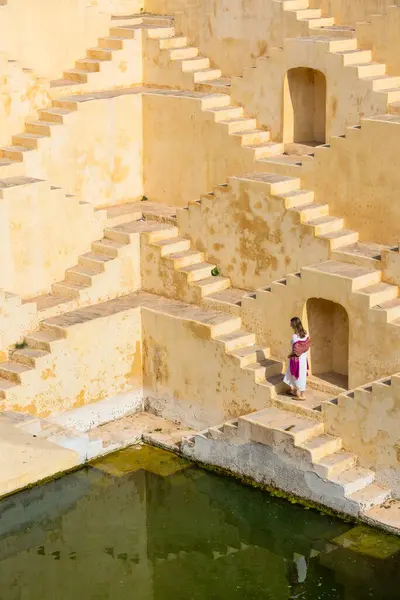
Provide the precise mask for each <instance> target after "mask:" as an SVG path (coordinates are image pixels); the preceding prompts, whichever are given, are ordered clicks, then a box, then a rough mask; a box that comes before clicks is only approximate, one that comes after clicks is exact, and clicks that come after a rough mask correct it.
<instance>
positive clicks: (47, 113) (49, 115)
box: [39, 106, 73, 123]
mask: <svg viewBox="0 0 400 600" xmlns="http://www.w3.org/2000/svg"><path fill="white" fill-rule="evenodd" d="M72 112H73V111H71V110H69V109H67V108H61V107H58V106H53V107H51V108H44V109H41V110H40V111H39V115H40V121H45V122H48V121H50V122H54V123H64V118H65V117H67V116H68V115H70V114H71V113H72Z"/></svg>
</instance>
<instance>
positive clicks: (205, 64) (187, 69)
mask: <svg viewBox="0 0 400 600" xmlns="http://www.w3.org/2000/svg"><path fill="white" fill-rule="evenodd" d="M180 63H181V68H182V71H183V72H184V73H194V72H196V71H202V70H203V69H208V68H209V66H210V59H209V58H206V57H205V56H196V57H195V58H188V59H183V60H181V61H180Z"/></svg>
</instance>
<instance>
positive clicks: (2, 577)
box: [0, 446, 400, 600]
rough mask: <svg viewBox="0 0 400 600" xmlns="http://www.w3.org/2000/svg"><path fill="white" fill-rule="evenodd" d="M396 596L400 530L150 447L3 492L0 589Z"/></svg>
mask: <svg viewBox="0 0 400 600" xmlns="http://www.w3.org/2000/svg"><path fill="white" fill-rule="evenodd" d="M292 598H293V599H294V598H297V599H299V600H364V599H365V600H366V599H370V598H373V599H374V600H394V599H397V600H399V598H400V539H397V538H394V537H391V536H386V535H384V534H380V533H377V532H376V531H374V530H372V529H369V528H367V527H363V526H358V525H357V526H354V525H350V524H346V523H344V522H342V521H340V520H338V519H335V518H333V517H328V516H323V515H321V514H319V513H318V512H316V511H313V510H305V509H304V508H302V507H301V506H297V505H293V504H290V503H289V502H287V501H285V500H281V499H278V498H274V497H272V496H270V495H269V494H268V493H266V492H262V491H260V490H257V489H252V488H249V487H245V486H243V485H241V484H240V483H238V482H237V481H235V480H233V479H231V478H225V477H221V476H219V475H215V474H210V473H207V472H205V471H203V470H201V469H198V468H196V467H193V466H192V465H190V464H188V463H186V462H184V461H182V460H181V459H179V458H177V457H175V456H173V455H171V454H169V453H166V452H163V451H161V450H157V449H154V448H150V447H146V446H144V447H141V448H132V449H129V450H127V451H124V452H121V453H119V454H116V455H113V456H111V457H108V458H106V459H104V460H102V461H98V462H97V463H95V464H94V465H93V466H92V467H89V468H87V469H83V470H81V471H79V472H76V473H73V474H71V475H68V476H65V477H63V478H61V479H59V480H57V481H53V482H51V483H48V484H46V485H43V486H41V487H36V488H33V489H31V490H28V491H26V492H24V493H21V494H19V495H17V496H13V497H10V498H8V499H6V500H3V501H2V502H0V600H205V599H211V600H228V599H229V600H230V599H232V600H235V599H237V600H239V599H240V600H253V599H265V600H289V599H292Z"/></svg>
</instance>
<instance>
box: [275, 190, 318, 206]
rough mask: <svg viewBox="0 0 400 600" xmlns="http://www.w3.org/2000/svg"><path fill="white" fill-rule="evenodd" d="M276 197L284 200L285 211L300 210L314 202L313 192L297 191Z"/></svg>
mask: <svg viewBox="0 0 400 600" xmlns="http://www.w3.org/2000/svg"><path fill="white" fill-rule="evenodd" d="M276 195H277V196H278V197H279V198H282V199H283V200H284V202H285V208H286V209H290V208H301V207H302V206H305V205H307V204H311V203H313V201H314V192H312V191H310V190H302V189H297V190H292V191H289V192H285V193H283V194H276Z"/></svg>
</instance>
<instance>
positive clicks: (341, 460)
mask: <svg viewBox="0 0 400 600" xmlns="http://www.w3.org/2000/svg"><path fill="white" fill-rule="evenodd" d="M313 462H314V461H313ZM356 464H357V456H356V455H355V454H353V453H351V452H345V451H344V450H339V451H338V452H334V453H333V454H328V455H326V456H323V457H322V458H320V459H317V460H316V461H315V462H314V469H315V471H316V472H317V473H318V474H319V475H320V476H321V477H325V478H327V479H329V478H331V477H332V476H334V475H338V474H339V473H342V472H343V471H346V470H347V469H351V468H353V467H354V466H355V465H356Z"/></svg>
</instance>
